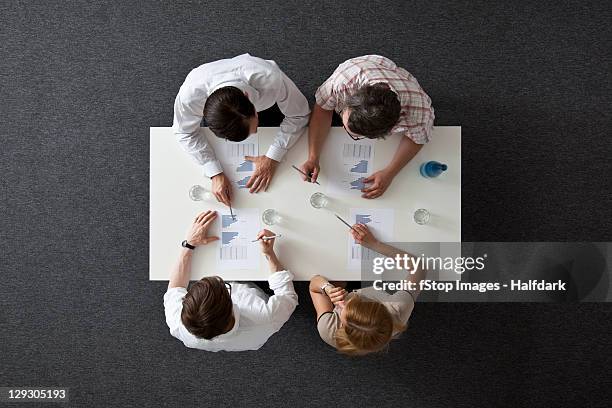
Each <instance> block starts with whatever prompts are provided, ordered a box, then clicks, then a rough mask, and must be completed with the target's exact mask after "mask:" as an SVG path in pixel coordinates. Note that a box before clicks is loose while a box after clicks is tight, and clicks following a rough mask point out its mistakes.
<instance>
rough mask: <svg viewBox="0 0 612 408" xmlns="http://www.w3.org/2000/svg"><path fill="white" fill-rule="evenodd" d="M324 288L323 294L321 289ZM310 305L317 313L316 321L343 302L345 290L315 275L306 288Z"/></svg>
mask: <svg viewBox="0 0 612 408" xmlns="http://www.w3.org/2000/svg"><path fill="white" fill-rule="evenodd" d="M323 286H325V293H324V292H322V291H321V288H322V287H323ZM308 289H309V290H308V292H309V293H310V298H311V299H312V304H313V305H314V308H315V311H316V313H317V320H319V317H321V315H322V314H324V313H327V312H331V311H333V310H334V305H335V304H337V303H338V302H341V301H343V300H344V296H345V295H346V290H345V289H344V288H341V287H339V286H334V285H333V284H332V283H330V282H329V281H328V280H327V278H325V277H324V276H321V275H315V276H313V277H312V278H311V279H310V286H309V287H308Z"/></svg>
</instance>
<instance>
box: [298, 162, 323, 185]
mask: <svg viewBox="0 0 612 408" xmlns="http://www.w3.org/2000/svg"><path fill="white" fill-rule="evenodd" d="M291 167H293V168H294V169H296V170H297V171H299V172H300V173H302V174H303V175H305V176H306V177H308V180H310V181H311V182H312V176H309V175H308V174H306V173H304V172H303V171H302V170H300V169H298V168H297V167H295V166H294V165H293V164H292V165H291ZM314 183H315V184H319V182H318V181H315V182H314ZM319 185H321V184H319Z"/></svg>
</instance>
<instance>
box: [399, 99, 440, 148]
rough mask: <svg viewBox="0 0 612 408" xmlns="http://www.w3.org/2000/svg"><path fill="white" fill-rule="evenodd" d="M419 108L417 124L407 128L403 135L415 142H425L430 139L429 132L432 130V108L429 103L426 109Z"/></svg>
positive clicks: (433, 116)
mask: <svg viewBox="0 0 612 408" xmlns="http://www.w3.org/2000/svg"><path fill="white" fill-rule="evenodd" d="M419 109H421V112H422V113H421V114H422V117H421V120H420V121H419V122H420V124H419V126H417V127H414V128H410V129H408V130H407V131H406V133H405V134H404V135H405V136H406V137H408V138H409V139H410V140H412V141H413V142H414V143H416V144H426V143H428V142H429V141H430V140H431V133H432V132H433V124H434V118H435V115H434V109H433V107H432V106H431V105H430V106H429V107H428V109H427V108H425V109H423V108H419Z"/></svg>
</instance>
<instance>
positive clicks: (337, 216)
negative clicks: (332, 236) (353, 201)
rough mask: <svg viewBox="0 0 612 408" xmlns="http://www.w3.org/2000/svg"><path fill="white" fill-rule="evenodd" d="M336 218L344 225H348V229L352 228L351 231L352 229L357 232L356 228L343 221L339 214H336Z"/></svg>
mask: <svg viewBox="0 0 612 408" xmlns="http://www.w3.org/2000/svg"><path fill="white" fill-rule="evenodd" d="M335 216H336V218H338V219H339V220H340V221H342V223H343V224H344V225H346V226H347V227H349V228H350V229H352V230H355V228H353V227H351V225H350V224H349V223H348V222H346V221H344V220H343V219H342V218H341V217H340V216H339V215H338V214H335Z"/></svg>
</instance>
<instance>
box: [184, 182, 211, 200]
mask: <svg viewBox="0 0 612 408" xmlns="http://www.w3.org/2000/svg"><path fill="white" fill-rule="evenodd" d="M189 198H191V199H192V200H193V201H210V200H212V198H213V195H212V193H211V192H210V191H208V190H207V189H205V188H204V187H202V186H201V185H199V184H196V185H194V186H191V188H190V189H189Z"/></svg>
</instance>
